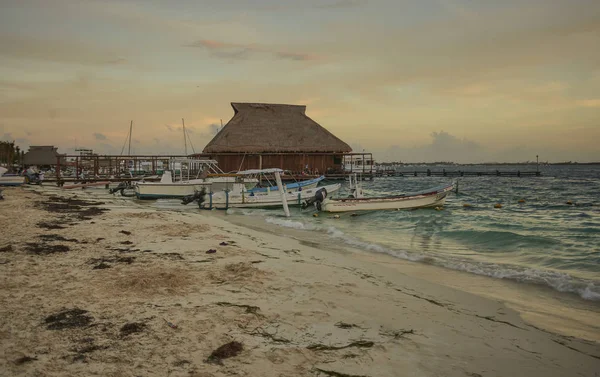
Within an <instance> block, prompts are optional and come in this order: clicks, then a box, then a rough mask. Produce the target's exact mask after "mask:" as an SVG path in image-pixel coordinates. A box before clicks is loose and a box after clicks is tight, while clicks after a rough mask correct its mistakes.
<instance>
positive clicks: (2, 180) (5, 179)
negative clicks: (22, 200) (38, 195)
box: [0, 175, 25, 186]
mask: <svg viewBox="0 0 600 377" xmlns="http://www.w3.org/2000/svg"><path fill="white" fill-rule="evenodd" d="M24 183H25V177H23V176H19V175H15V176H6V175H5V176H2V177H0V186H21V185H23V184H24Z"/></svg>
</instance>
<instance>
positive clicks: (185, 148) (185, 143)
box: [181, 118, 187, 156]
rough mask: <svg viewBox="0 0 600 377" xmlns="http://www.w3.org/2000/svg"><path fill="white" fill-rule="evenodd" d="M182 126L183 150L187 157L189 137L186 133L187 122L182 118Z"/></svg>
mask: <svg viewBox="0 0 600 377" xmlns="http://www.w3.org/2000/svg"><path fill="white" fill-rule="evenodd" d="M181 124H183V148H184V151H185V155H186V156H187V136H186V133H185V120H183V118H181Z"/></svg>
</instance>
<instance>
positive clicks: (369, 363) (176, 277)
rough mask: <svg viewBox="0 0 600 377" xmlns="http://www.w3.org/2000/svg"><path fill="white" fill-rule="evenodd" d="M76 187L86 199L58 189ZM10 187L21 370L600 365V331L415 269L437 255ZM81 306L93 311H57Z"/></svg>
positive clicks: (522, 369) (10, 331) (584, 370)
mask: <svg viewBox="0 0 600 377" xmlns="http://www.w3.org/2000/svg"><path fill="white" fill-rule="evenodd" d="M73 194H75V195H77V197H76V198H75V200H79V201H81V202H77V201H76V202H73V201H72V200H71V201H69V200H64V199H60V198H59V199H56V198H52V195H58V196H59V197H62V196H65V197H70V198H73V197H74V195H73ZM5 197H6V200H5V201H4V202H2V203H1V204H0V206H2V207H3V208H2V209H3V211H2V212H0V222H1V224H0V225H1V226H2V228H1V229H3V230H4V231H3V232H4V234H7V235H10V241H9V242H8V243H10V246H11V247H10V250H5V251H3V252H2V253H0V271H1V272H2V273H1V275H0V286H1V288H2V290H1V291H2V294H1V295H0V304H1V305H2V307H3V308H4V310H5V313H3V315H2V316H1V317H2V318H1V319H0V333H1V334H2V335H3V336H2V338H1V340H0V348H1V349H2V350H3V356H2V357H0V365H2V370H6V371H8V372H10V374H11V375H30V374H35V373H45V374H47V375H57V376H58V375H60V376H63V375H64V376H70V375H86V374H87V375H89V374H101V375H107V374H108V375H110V374H113V375H115V374H121V375H139V374H143V375H166V374H169V373H170V374H171V375H186V376H189V375H193V376H204V377H208V376H220V375H225V374H231V373H237V374H242V375H244V374H245V375H273V376H278V375H302V376H304V375H307V376H315V375H335V374H332V373H338V375H347V376H353V375H354V376H357V375H363V376H393V375H397V373H398V372H397V371H398V370H402V371H404V372H405V373H404V374H414V375H448V376H465V375H467V376H492V375H523V376H564V375H582V376H585V375H593V373H594V372H595V371H597V370H599V368H600V344H598V343H597V342H591V341H585V340H581V339H577V338H573V337H568V336H562V335H557V334H553V333H550V332H547V331H544V330H541V329H539V328H537V327H536V326H533V325H530V324H528V323H527V322H525V321H524V320H522V319H521V318H520V316H519V314H518V312H517V311H515V310H512V309H510V308H509V307H507V306H506V305H503V304H501V303H499V302H498V301H497V300H492V299H489V298H485V297H481V296H479V295H475V294H472V293H468V292H464V291H462V290H460V289H456V288H452V287H448V286H444V285H440V284H438V283H435V282H431V281H428V280H427V279H426V278H420V277H417V276H413V274H419V273H423V271H425V270H428V271H430V272H429V274H432V275H435V273H432V271H435V268H438V267H433V266H427V265H425V264H420V265H418V264H415V263H412V265H411V262H407V261H401V260H396V263H392V261H391V259H386V258H382V257H383V256H380V255H370V254H367V253H353V252H351V251H346V252H345V253H344V252H339V251H336V250H328V249H320V248H319V247H320V245H319V244H318V243H316V244H311V242H310V241H308V242H307V241H306V240H304V241H299V240H294V239H291V238H289V236H286V235H288V234H289V233H288V232H285V235H284V236H281V235H275V234H271V233H266V232H262V231H256V230H253V229H252V228H248V227H242V226H240V225H238V224H235V223H233V222H232V221H229V220H231V218H230V219H224V218H219V217H220V216H219V215H216V216H215V215H212V214H210V215H208V216H205V215H203V214H204V213H206V212H200V213H197V212H175V211H160V210H156V209H153V208H148V207H145V206H140V205H131V204H128V203H127V202H126V201H114V202H112V203H108V202H107V203H106V204H104V205H100V206H98V205H96V204H89V203H87V202H86V201H92V200H93V201H102V200H103V198H94V195H93V194H87V193H86V194H83V193H82V192H77V193H65V192H61V191H60V190H56V191H52V190H48V191H45V190H43V189H42V190H31V189H14V190H6V191H5ZM73 203H79V204H78V205H76V206H78V207H79V208H71V207H74V206H73V205H72V204H73ZM105 209H106V211H104V210H105ZM13 217H14V218H18V219H19V220H18V221H14V220H12V221H11V219H12V218H13ZM40 224H43V225H44V226H42V227H41V225H40ZM71 224H74V225H71ZM52 227H54V228H55V229H47V228H52ZM56 227H62V228H56ZM282 232H283V231H281V232H278V233H282ZM2 242H3V243H2V244H0V248H3V247H7V246H6V245H5V243H7V242H6V238H3V239H2ZM222 242H224V243H226V245H220V244H221V243H222ZM59 246H64V247H67V248H68V250H64V251H60V249H61V248H60V247H59ZM315 246H316V247H317V248H315ZM211 249H212V250H216V252H214V253H209V254H207V253H206V252H207V251H208V250H211ZM52 250H58V251H54V252H49V251H52ZM389 258H393V257H389ZM102 265H104V267H102ZM417 265H418V266H417ZM106 266H108V267H106ZM407 266H412V267H407ZM419 269H420V270H422V271H420V272H419V271H418V270H419ZM74 309H78V310H81V311H84V312H76V313H75V314H74V312H70V315H71V316H75V317H76V318H75V317H73V318H75V319H76V320H75V321H70V322H69V319H73V318H72V317H69V315H67V316H66V317H67V318H66V319H65V318H62V319H61V317H60V314H64V310H74ZM77 313H79V314H77ZM57 315H58V316H57ZM63 317H65V316H63ZM57 318H58V321H54V322H53V321H52V320H53V319H54V320H55V319H57ZM86 318H87V319H86ZM167 321H168V322H171V323H172V324H174V325H175V326H177V328H172V327H170V326H168V325H167V324H166V322H167ZM54 325H56V326H58V327H61V326H62V327H61V328H60V329H56V328H53V327H52V326H54ZM133 330H135V331H133ZM129 331H132V332H129ZM232 341H236V342H240V343H241V344H243V349H242V350H241V352H240V353H239V354H238V355H237V356H234V357H231V358H227V359H223V360H222V365H219V364H218V363H212V362H208V361H210V360H209V359H210V355H211V352H213V351H215V350H216V349H218V347H219V346H221V345H223V344H227V343H228V342H232Z"/></svg>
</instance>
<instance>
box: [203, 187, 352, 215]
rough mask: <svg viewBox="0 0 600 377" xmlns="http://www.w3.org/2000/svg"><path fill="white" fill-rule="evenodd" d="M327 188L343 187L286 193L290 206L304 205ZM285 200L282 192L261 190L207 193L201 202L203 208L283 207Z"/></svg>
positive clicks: (331, 190)
mask: <svg viewBox="0 0 600 377" xmlns="http://www.w3.org/2000/svg"><path fill="white" fill-rule="evenodd" d="M322 188H325V189H326V190H327V192H329V193H333V192H336V191H338V190H339V189H340V188H341V185H340V184H339V183H336V184H334V185H328V186H323V187H318V188H310V189H307V188H303V189H302V190H300V191H298V190H293V191H290V190H288V191H287V193H286V199H287V202H288V205H289V206H299V205H302V203H303V202H304V201H306V200H307V199H309V198H312V197H314V196H315V193H316V192H317V191H318V190H321V189H322ZM282 205H283V202H282V200H281V193H280V192H278V191H275V192H264V193H263V192H259V193H244V194H243V195H229V197H227V196H226V195H225V193H223V192H219V193H215V194H213V195H212V198H211V197H210V196H209V195H207V197H206V198H205V201H204V202H203V203H202V204H200V208H202V209H212V208H226V207H227V208H232V207H233V208H269V207H281V206H282Z"/></svg>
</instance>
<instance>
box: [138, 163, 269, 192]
mask: <svg viewBox="0 0 600 377" xmlns="http://www.w3.org/2000/svg"><path fill="white" fill-rule="evenodd" d="M169 165H170V168H171V169H170V170H166V171H165V172H163V175H162V177H161V180H160V182H144V181H140V182H136V183H135V185H134V190H135V196H136V197H137V198H138V199H161V198H182V197H184V196H187V195H193V194H194V193H195V192H196V191H200V190H202V188H204V189H205V191H206V192H211V191H212V192H219V191H223V190H226V189H232V187H233V185H234V184H235V183H236V182H240V181H241V182H242V183H243V184H244V186H245V187H246V188H248V189H251V188H253V187H254V186H256V184H257V183H258V179H255V178H249V177H248V178H246V177H243V178H240V177H239V176H237V175H235V174H233V175H232V174H224V173H223V171H222V170H221V169H219V167H218V166H217V161H215V160H203V159H200V160H198V159H174V160H172V161H170V162H169ZM192 169H193V170H195V171H197V174H196V176H195V177H194V176H193V175H191V173H190V172H191V171H192ZM173 171H174V172H175V177H173V173H172V172H173ZM177 172H179V176H177Z"/></svg>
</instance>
